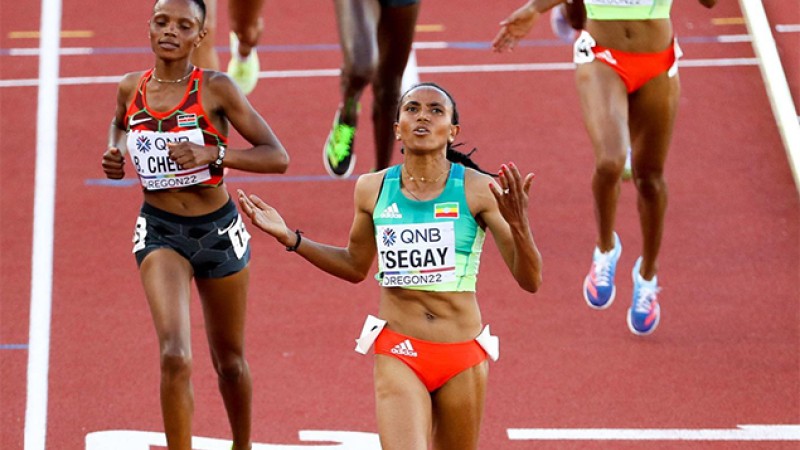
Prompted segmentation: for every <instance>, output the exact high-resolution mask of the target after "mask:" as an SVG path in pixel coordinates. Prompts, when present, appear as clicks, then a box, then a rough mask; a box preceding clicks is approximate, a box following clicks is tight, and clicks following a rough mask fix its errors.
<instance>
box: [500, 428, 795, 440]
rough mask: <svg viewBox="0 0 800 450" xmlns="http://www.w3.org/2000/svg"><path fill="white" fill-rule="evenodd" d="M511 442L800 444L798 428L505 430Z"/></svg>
mask: <svg viewBox="0 0 800 450" xmlns="http://www.w3.org/2000/svg"><path fill="white" fill-rule="evenodd" d="M506 432H507V433H508V439H509V440H512V441H800V425H738V426H737V427H736V428H731V429H638V428H627V429H625V428H509V429H508V430H506Z"/></svg>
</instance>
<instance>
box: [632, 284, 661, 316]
mask: <svg viewBox="0 0 800 450" xmlns="http://www.w3.org/2000/svg"><path fill="white" fill-rule="evenodd" d="M659 291H660V289H659V288H657V287H649V286H639V288H638V289H637V291H636V302H635V304H634V311H636V312H637V313H642V314H646V313H649V312H650V309H651V308H652V305H653V302H654V301H656V299H657V298H658V292H659Z"/></svg>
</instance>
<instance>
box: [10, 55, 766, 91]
mask: <svg viewBox="0 0 800 450" xmlns="http://www.w3.org/2000/svg"><path fill="white" fill-rule="evenodd" d="M412 62H413V63H414V67H415V68H416V71H417V77H418V76H419V74H421V73H490V72H548V71H563V70H574V69H575V63H572V62H545V63H528V64H474V65H454V66H422V67H418V66H416V59H415V60H414V61H411V60H409V64H411V63H412ZM679 64H680V66H681V67H682V68H683V67H733V66H756V65H758V59H757V58H708V59H682V60H681V61H680V63H679ZM407 75H408V76H409V77H410V76H411V75H412V73H411V72H410V71H409V73H408V74H404V77H406V76H407ZM258 76H259V78H316V77H338V76H339V69H307V70H269V71H264V72H259V74H258ZM120 80H122V76H121V75H109V76H97V77H65V78H60V79H59V80H58V84H60V85H62V86H81V85H88V84H112V83H113V84H116V83H119V82H120ZM38 84H39V80H38V79H36V78H18V79H9V80H0V88H13V87H35V86H38Z"/></svg>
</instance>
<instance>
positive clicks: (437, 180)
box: [403, 164, 450, 183]
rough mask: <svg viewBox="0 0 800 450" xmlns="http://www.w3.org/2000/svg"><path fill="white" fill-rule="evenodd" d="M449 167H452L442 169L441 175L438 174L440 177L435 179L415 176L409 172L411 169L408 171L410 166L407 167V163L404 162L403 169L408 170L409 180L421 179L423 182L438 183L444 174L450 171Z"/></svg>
mask: <svg viewBox="0 0 800 450" xmlns="http://www.w3.org/2000/svg"><path fill="white" fill-rule="evenodd" d="M449 168H450V167H449V166H448V167H447V169H444V170H442V173H440V174H439V176H438V177H436V179H435V180H431V179H430V178H425V177H415V176H414V175H411V172H409V171H408V167H406V165H405V164H403V170H405V172H406V176H407V177H408V181H417V180H419V181H421V182H423V183H438V182H439V180H441V179H442V177H443V176H444V174H446V173H447V171H448V169H449Z"/></svg>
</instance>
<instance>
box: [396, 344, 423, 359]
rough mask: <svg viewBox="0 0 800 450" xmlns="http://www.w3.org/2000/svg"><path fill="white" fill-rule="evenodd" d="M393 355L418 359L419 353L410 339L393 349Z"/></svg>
mask: <svg viewBox="0 0 800 450" xmlns="http://www.w3.org/2000/svg"><path fill="white" fill-rule="evenodd" d="M392 353H394V354H395V355H402V356H410V357H412V358H416V357H417V352H416V351H415V350H414V347H413V346H412V345H411V341H409V340H408V339H406V340H405V341H403V342H401V343H399V344H397V345H395V346H394V347H392Z"/></svg>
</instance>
